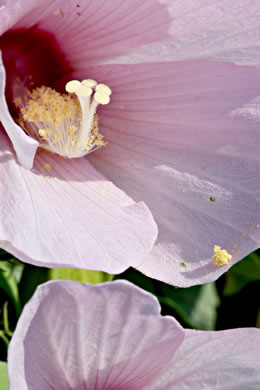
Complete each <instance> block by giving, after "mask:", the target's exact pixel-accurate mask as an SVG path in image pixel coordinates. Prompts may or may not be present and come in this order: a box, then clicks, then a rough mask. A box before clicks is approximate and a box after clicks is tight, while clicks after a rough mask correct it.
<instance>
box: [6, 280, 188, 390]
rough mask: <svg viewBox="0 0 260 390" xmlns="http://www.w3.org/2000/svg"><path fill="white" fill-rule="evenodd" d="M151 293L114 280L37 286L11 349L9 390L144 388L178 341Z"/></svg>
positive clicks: (180, 335)
mask: <svg viewBox="0 0 260 390" xmlns="http://www.w3.org/2000/svg"><path fill="white" fill-rule="evenodd" d="M183 337H184V331H183V329H182V328H181V327H180V325H179V324H178V323H177V322H176V321H175V320H174V319H173V318H170V317H165V318H163V317H161V316H160V307H159V305H158V302H157V301H156V299H155V298H154V297H152V296H151V295H150V294H147V293H145V292H144V291H142V290H140V289H138V288H136V287H134V286H132V285H130V284H129V283H128V282H123V281H118V282H112V283H106V284H103V285H99V286H90V285H85V286H82V285H80V284H79V283H76V282H70V281H68V282H65V281H62V282H50V283H47V284H45V285H43V286H41V287H39V288H38V290H37V292H36V294H35V295H34V297H33V298H32V300H31V301H30V302H29V303H28V304H27V306H26V308H25V310H24V313H23V315H22V317H21V319H20V320H19V323H18V326H17V330H16V332H15V334H14V337H13V339H12V342H11V346H10V349H9V359H8V361H9V375H10V390H16V389H18V388H19V390H25V389H27V388H28V387H27V386H28V384H30V386H31V388H33V389H34V388H35V389H36V388H37V389H46V390H47V389H53V388H55V390H65V389H81V388H87V389H89V390H92V389H93V390H94V389H96V390H97V389H112V388H113V389H120V388H124V389H126V390H130V389H141V388H143V387H144V386H145V385H146V384H148V383H150V382H151V381H153V380H154V378H155V377H156V375H157V374H158V373H159V372H160V371H161V369H162V367H164V366H165V364H167V363H168V362H169V360H170V359H171V358H172V357H173V355H174V353H175V351H176V350H177V348H178V347H179V345H180V344H181V342H182V341H183Z"/></svg>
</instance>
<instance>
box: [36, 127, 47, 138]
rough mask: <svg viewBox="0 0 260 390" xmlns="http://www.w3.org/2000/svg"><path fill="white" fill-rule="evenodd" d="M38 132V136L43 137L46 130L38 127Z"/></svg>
mask: <svg viewBox="0 0 260 390" xmlns="http://www.w3.org/2000/svg"><path fill="white" fill-rule="evenodd" d="M38 133H39V136H40V137H42V138H43V137H45V135H46V131H45V130H43V129H40V130H39V131H38Z"/></svg>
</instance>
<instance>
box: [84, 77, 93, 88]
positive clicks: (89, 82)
mask: <svg viewBox="0 0 260 390" xmlns="http://www.w3.org/2000/svg"><path fill="white" fill-rule="evenodd" d="M81 84H82V85H84V87H89V88H95V86H96V85H97V82H96V80H92V79H86V80H82V81H81Z"/></svg>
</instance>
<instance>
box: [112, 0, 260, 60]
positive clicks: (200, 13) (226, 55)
mask: <svg viewBox="0 0 260 390" xmlns="http://www.w3.org/2000/svg"><path fill="white" fill-rule="evenodd" d="M163 3H164V4H165V5H167V6H168V12H169V14H170V16H171V25H170V27H169V29H168V34H169V36H170V38H168V39H166V40H165V41H163V42H159V43H152V44H149V45H145V46H143V47H141V48H138V49H137V50H135V51H134V52H131V53H127V54H125V55H123V56H119V57H118V58H112V59H111V61H112V62H114V63H117V64H118V63H142V62H148V61H149V62H153V61H157V62H158V61H176V60H178V61H180V60H187V59H195V58H197V59H213V60H221V61H232V62H235V63H237V64H244V65H249V64H251V65H252V64H253V65H259V64H260V40H259V35H260V3H259V1H258V0H242V1H241V0H237V1H233V0H220V1H212V0H185V1H183V0H163Z"/></svg>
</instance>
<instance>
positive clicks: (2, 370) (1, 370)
mask: <svg viewBox="0 0 260 390" xmlns="http://www.w3.org/2000/svg"><path fill="white" fill-rule="evenodd" d="M0 390H8V375H7V364H6V363H5V362H0Z"/></svg>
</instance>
